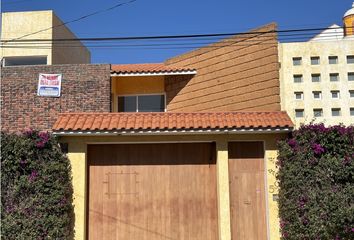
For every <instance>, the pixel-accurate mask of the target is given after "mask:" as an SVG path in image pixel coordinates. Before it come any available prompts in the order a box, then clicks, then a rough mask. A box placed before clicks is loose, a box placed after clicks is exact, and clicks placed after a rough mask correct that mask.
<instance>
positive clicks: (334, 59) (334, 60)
mask: <svg viewBox="0 0 354 240" xmlns="http://www.w3.org/2000/svg"><path fill="white" fill-rule="evenodd" d="M328 63H329V64H337V63H338V57H337V56H329V57H328Z"/></svg>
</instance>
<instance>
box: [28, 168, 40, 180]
mask: <svg viewBox="0 0 354 240" xmlns="http://www.w3.org/2000/svg"><path fill="white" fill-rule="evenodd" d="M37 177H38V172H37V171H36V170H33V171H32V172H31V175H30V176H29V177H28V180H29V181H30V182H33V181H34V180H35V179H36V178H37Z"/></svg>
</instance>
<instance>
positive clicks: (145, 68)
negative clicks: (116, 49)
mask: <svg viewBox="0 0 354 240" xmlns="http://www.w3.org/2000/svg"><path fill="white" fill-rule="evenodd" d="M111 73H112V74H121V75H124V74H144V73H145V74H146V73H164V74H168V73H190V74H195V69H192V68H180V67H175V66H168V65H165V64H164V63H142V64H116V65H111Z"/></svg>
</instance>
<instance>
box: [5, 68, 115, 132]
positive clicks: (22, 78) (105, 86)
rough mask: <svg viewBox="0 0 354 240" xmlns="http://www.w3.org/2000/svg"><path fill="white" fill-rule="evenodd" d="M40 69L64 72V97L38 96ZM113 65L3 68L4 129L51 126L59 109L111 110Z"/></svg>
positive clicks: (45, 128)
mask: <svg viewBox="0 0 354 240" xmlns="http://www.w3.org/2000/svg"><path fill="white" fill-rule="evenodd" d="M40 73H58V74H62V89H61V97H59V98H53V97H39V96H37V85H38V76H39V74H40ZM110 88H111V83H110V65H109V64H100V65H98V64H97V65H96V64H75V65H71V64H70V65H69V64H68V65H52V66H23V67H3V68H1V130H2V131H10V132H16V131H21V130H23V129H25V128H34V129H40V130H50V129H51V128H52V126H53V124H54V122H55V121H56V119H57V118H58V113H60V112H109V111H110V104H111V103H110V93H111V92H110V90H111V89H110Z"/></svg>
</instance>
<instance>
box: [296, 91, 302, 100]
mask: <svg viewBox="0 0 354 240" xmlns="http://www.w3.org/2000/svg"><path fill="white" fill-rule="evenodd" d="M294 95H295V99H296V100H303V99H304V93H303V92H294Z"/></svg>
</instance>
